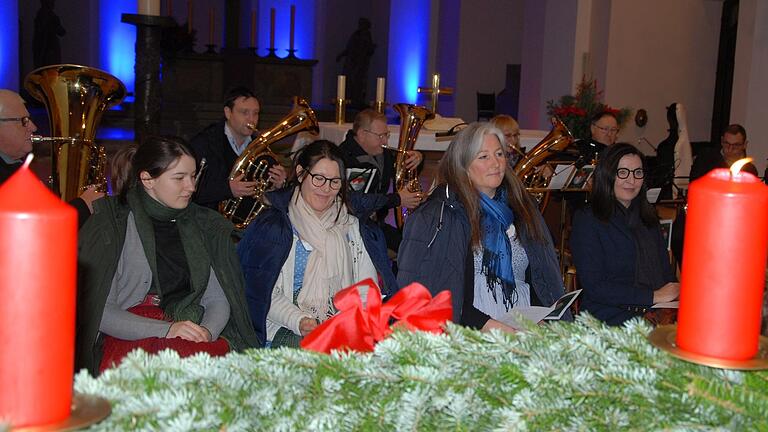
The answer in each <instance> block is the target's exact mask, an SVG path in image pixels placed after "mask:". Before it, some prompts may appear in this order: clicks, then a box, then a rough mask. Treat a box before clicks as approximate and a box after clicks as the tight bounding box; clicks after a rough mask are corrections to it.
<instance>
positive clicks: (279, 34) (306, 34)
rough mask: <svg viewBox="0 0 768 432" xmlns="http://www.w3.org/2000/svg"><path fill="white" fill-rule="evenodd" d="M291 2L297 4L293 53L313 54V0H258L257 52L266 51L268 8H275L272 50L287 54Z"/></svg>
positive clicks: (268, 22)
mask: <svg viewBox="0 0 768 432" xmlns="http://www.w3.org/2000/svg"><path fill="white" fill-rule="evenodd" d="M291 5H295V6H296V22H295V30H294V49H295V50H296V52H295V53H294V54H295V55H296V57H298V58H301V59H311V58H313V57H314V56H315V1H314V0H261V1H260V2H259V25H258V32H259V34H258V40H257V41H256V45H257V46H258V48H259V49H258V53H259V55H261V56H265V55H268V54H269V50H268V48H269V32H270V10H271V9H272V8H274V9H275V50H276V51H275V54H276V55H277V56H278V57H286V56H287V55H288V48H289V47H290V37H291V36H290V35H291Z"/></svg>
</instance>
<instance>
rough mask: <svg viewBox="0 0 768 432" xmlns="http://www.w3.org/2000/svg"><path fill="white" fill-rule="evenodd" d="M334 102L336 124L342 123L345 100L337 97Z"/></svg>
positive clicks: (345, 107)
mask: <svg viewBox="0 0 768 432" xmlns="http://www.w3.org/2000/svg"><path fill="white" fill-rule="evenodd" d="M334 104H335V105H336V124H344V122H345V119H344V114H345V112H346V110H347V100H346V99H341V98H338V99H336V102H334Z"/></svg>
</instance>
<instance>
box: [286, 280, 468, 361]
mask: <svg viewBox="0 0 768 432" xmlns="http://www.w3.org/2000/svg"><path fill="white" fill-rule="evenodd" d="M361 289H367V291H368V292H367V295H366V302H365V303H366V304H365V307H363V301H362V298H361V296H360V290H361ZM333 304H334V305H335V306H336V309H337V310H338V311H339V313H337V314H336V315H334V316H333V317H331V318H330V319H328V320H326V321H325V322H324V323H322V324H320V325H319V326H317V328H315V330H313V331H312V332H311V333H310V334H308V335H307V336H306V337H304V339H303V340H302V341H301V347H302V348H304V349H308V350H312V351H318V352H324V353H330V352H331V351H333V350H353V351H361V352H370V351H373V347H374V345H375V344H376V343H377V342H379V341H381V340H383V339H384V338H385V337H387V336H389V334H391V333H392V328H391V327H390V325H389V323H390V319H393V320H395V322H394V323H393V324H392V326H393V327H394V326H405V328H407V329H408V330H411V331H414V330H423V331H429V332H434V333H442V331H443V328H442V327H443V325H444V324H445V322H446V321H448V320H450V319H451V316H452V313H453V309H452V307H451V292H450V291H447V290H446V291H442V292H440V293H439V294H438V295H436V296H435V297H434V298H433V297H432V295H431V294H430V292H429V290H427V289H426V288H425V287H424V286H423V285H421V284H418V283H413V284H411V285H408V286H407V287H404V288H403V289H401V290H400V291H398V292H397V294H395V295H394V296H393V297H392V298H391V299H389V300H388V301H387V302H386V303H385V304H383V305H382V302H381V291H380V290H379V287H378V286H376V284H375V283H374V282H373V280H372V279H366V280H364V281H361V282H358V283H356V284H355V285H352V286H350V287H348V288H345V289H343V290H341V291H339V292H338V293H337V294H336V296H335V297H334V298H333Z"/></svg>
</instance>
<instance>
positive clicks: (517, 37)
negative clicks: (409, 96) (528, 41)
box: [424, 0, 525, 121]
mask: <svg viewBox="0 0 768 432" xmlns="http://www.w3.org/2000/svg"><path fill="white" fill-rule="evenodd" d="M524 3H525V1H524V0H473V1H471V2H468V1H463V2H461V13H460V19H461V23H460V26H459V32H460V35H459V38H458V39H459V47H458V56H457V57H458V58H457V73H456V77H457V78H456V83H455V87H456V88H455V93H454V96H453V98H454V104H455V115H456V116H457V117H461V118H463V119H464V120H465V121H474V120H475V119H476V118H477V100H476V92H481V93H496V94H498V93H499V92H500V91H501V90H502V89H504V85H505V78H506V76H505V75H506V66H507V64H515V63H520V62H521V61H522V44H523V17H524V11H523V5H524ZM427 78H428V77H425V80H426V79H427ZM424 84H426V85H428V84H429V83H428V82H427V81H425V83H424ZM445 84H449V83H445ZM441 111H443V110H442V109H441ZM450 114H451V113H445V115H450Z"/></svg>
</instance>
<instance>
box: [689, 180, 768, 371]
mask: <svg viewBox="0 0 768 432" xmlns="http://www.w3.org/2000/svg"><path fill="white" fill-rule="evenodd" d="M767 250H768V186H766V185H765V184H763V182H762V181H760V179H758V178H757V177H755V176H753V175H752V174H749V173H740V172H737V173H735V174H733V173H732V172H731V171H729V170H727V169H722V168H721V169H716V170H713V171H711V172H710V173H709V174H707V175H706V176H704V177H702V178H700V179H699V180H696V181H694V182H693V183H691V187H690V193H689V194H688V214H687V216H686V222H685V245H684V248H683V251H684V252H683V271H682V276H681V278H680V279H681V286H680V310H679V311H678V321H677V322H678V326H677V339H676V343H677V346H678V347H680V348H681V349H683V350H685V351H688V352H691V353H695V354H700V355H705V356H709V357H715V358H719V359H726V360H748V359H751V358H752V357H754V356H755V354H757V350H758V343H759V337H760V315H761V310H762V300H763V289H764V287H765V263H766V255H767V252H766V251H767Z"/></svg>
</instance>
